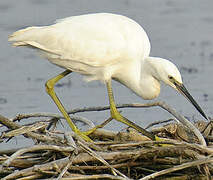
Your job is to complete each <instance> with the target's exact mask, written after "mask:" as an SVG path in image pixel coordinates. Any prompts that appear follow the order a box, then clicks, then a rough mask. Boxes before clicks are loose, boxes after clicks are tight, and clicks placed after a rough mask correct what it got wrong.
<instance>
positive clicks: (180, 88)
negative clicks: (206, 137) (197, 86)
mask: <svg viewBox="0 0 213 180" xmlns="http://www.w3.org/2000/svg"><path fill="white" fill-rule="evenodd" d="M175 86H176V88H177V90H178V91H179V92H180V93H181V94H182V95H183V96H184V97H185V98H186V99H188V100H189V102H191V103H192V104H193V105H194V107H195V108H196V109H197V110H198V111H199V112H200V114H201V115H202V116H203V117H204V118H205V119H207V120H208V118H207V116H206V115H205V113H204V112H203V110H202V109H201V107H200V106H199V105H198V104H197V102H196V101H195V100H194V98H193V97H192V96H191V95H190V94H189V92H188V91H187V89H186V88H185V86H184V85H183V84H176V83H175Z"/></svg>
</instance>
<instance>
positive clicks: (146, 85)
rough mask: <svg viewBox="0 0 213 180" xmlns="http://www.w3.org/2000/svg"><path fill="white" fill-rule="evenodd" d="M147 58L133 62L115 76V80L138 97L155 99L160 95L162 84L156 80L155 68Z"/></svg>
mask: <svg viewBox="0 0 213 180" xmlns="http://www.w3.org/2000/svg"><path fill="white" fill-rule="evenodd" d="M150 59H151V58H147V59H144V60H141V61H134V62H133V61H132V62H131V63H129V64H128V66H125V67H124V66H122V70H120V71H119V72H121V73H116V74H114V75H113V79H114V80H116V81H118V82H120V83H122V84H123V85H125V86H126V87H128V88H129V89H130V90H132V91H133V92H134V93H135V94H136V95H138V96H140V97H142V98H143V99H153V98H155V97H157V96H158V95H159V93H160V82H159V80H158V79H156V78H155V76H154V74H155V71H156V70H155V68H154V67H153V66H152V64H150V62H149V60H150ZM151 61H152V60H151Z"/></svg>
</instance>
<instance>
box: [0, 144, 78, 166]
mask: <svg viewBox="0 0 213 180" xmlns="http://www.w3.org/2000/svg"><path fill="white" fill-rule="evenodd" d="M41 150H54V151H61V152H62V151H63V152H73V150H74V148H73V147H62V146H55V145H34V146H32V147H28V148H23V149H20V150H18V151H16V152H15V153H14V154H13V155H12V156H10V158H9V159H7V160H6V161H5V162H4V163H3V164H2V166H9V165H10V163H11V162H12V161H13V160H14V159H16V158H17V157H18V156H21V155H22V154H24V153H27V152H33V151H41Z"/></svg>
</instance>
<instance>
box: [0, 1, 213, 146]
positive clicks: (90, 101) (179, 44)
mask: <svg viewBox="0 0 213 180" xmlns="http://www.w3.org/2000/svg"><path fill="white" fill-rule="evenodd" d="M212 7H213V1H210V0H203V1H200V0H188V1H185V0H179V1H174V0H172V1H170V0H161V1H156V0H143V1H139V0H138V1H136V0H116V1H114V0H90V1H89V0H88V1H87V0H60V1H58V0H21V1H16V0H1V1H0V114H2V115H4V116H6V117H8V118H14V117H15V116H16V115H17V114H22V113H36V112H50V113H59V112H58V110H57V108H56V106H55V104H54V103H53V102H52V100H51V99H50V97H49V96H48V95H47V94H46V92H45V88H44V84H45V82H46V80H48V79H49V78H51V77H53V76H55V75H57V74H58V73H60V72H62V71H63V69H61V68H59V67H56V66H55V65H52V64H50V63H49V62H48V61H47V60H44V59H42V58H40V57H39V56H37V54H36V53H35V52H34V51H32V50H30V49H26V48H13V47H11V45H10V43H8V42H7V38H8V35H9V34H11V33H12V32H14V31H16V30H18V29H21V28H24V27H27V26H33V25H48V24H52V23H53V22H54V21H55V20H56V19H60V18H64V17H68V16H73V15H80V14H86V13H95V12H110V13H117V14H122V15H126V16H128V17H130V18H132V19H134V20H136V21H137V22H138V23H139V24H141V25H142V26H143V27H144V29H145V30H146V32H147V33H148V35H149V38H150V41H151V45H152V49H151V56H159V57H163V58H166V59H169V60H171V61H172V62H173V63H175V64H176V65H177V66H178V67H179V69H180V71H181V73H182V76H183V80H184V84H185V86H186V87H187V88H188V90H189V92H190V93H191V94H192V95H193V97H194V98H195V99H196V100H197V102H198V103H199V104H200V106H201V107H202V108H203V110H204V111H205V112H206V114H207V115H208V116H212V115H213V91H212V89H213V76H212V72H213V11H212ZM60 83H62V84H63V83H64V84H68V85H65V86H62V87H56V92H57V94H58V96H59V97H60V99H61V101H62V102H63V104H64V105H65V107H66V108H67V109H68V110H70V109H73V108H80V107H89V106H102V105H107V104H108V97H107V92H106V88H105V86H104V85H103V84H101V83H100V82H91V83H86V82H84V81H83V80H82V77H81V76H80V75H78V74H75V73H72V74H71V75H69V76H68V77H66V78H64V79H63V80H62V81H60ZM113 90H114V95H115V99H116V102H117V103H133V102H138V103H146V102H148V101H144V100H142V99H141V98H139V97H137V96H136V95H135V94H133V93H132V92H131V91H130V90H128V89H127V88H125V87H124V86H122V85H120V84H119V83H117V82H113ZM157 100H164V101H166V102H167V103H168V104H170V105H171V106H172V107H174V108H175V109H176V110H177V111H178V112H180V113H182V114H183V115H185V116H187V117H189V118H190V119H191V120H199V119H203V118H202V117H201V116H200V115H199V114H198V112H197V111H196V110H195V109H194V107H193V106H192V105H191V104H190V103H189V102H188V101H187V100H186V99H185V98H184V97H182V96H181V95H179V94H177V92H175V91H174V90H173V89H171V88H169V87H165V86H162V90H161V94H160V96H159V98H158V99H157ZM122 114H123V115H124V116H126V117H128V118H129V119H130V120H132V121H134V122H135V123H137V124H138V125H140V126H145V125H147V124H149V123H150V122H153V121H156V120H164V119H169V118H170V117H171V115H169V114H168V113H167V112H165V111H164V110H162V109H160V108H149V109H123V110H122ZM79 115H81V116H84V117H87V118H88V119H90V120H92V121H93V122H94V123H95V124H99V123H100V122H103V120H104V119H106V118H107V117H108V116H109V111H105V112H97V113H96V112H91V113H81V114H79ZM31 120H32V119H27V120H25V121H23V122H22V123H28V122H29V121H31ZM64 124H65V126H66V123H64ZM124 127H126V126H125V125H122V124H121V123H118V122H115V121H113V122H111V123H110V124H109V125H108V126H107V127H106V128H108V129H111V130H120V129H122V128H124ZM60 129H61V130H63V131H65V130H68V129H69V128H68V127H64V128H62V127H61V128H60ZM4 130H5V129H4ZM0 131H3V129H2V128H1V129H0ZM26 143H28V145H29V144H30V143H31V141H29V142H28V141H26V140H24V139H23V138H20V139H19V138H18V139H13V140H11V142H10V143H7V144H6V143H1V145H0V149H8V148H11V147H14V146H15V147H19V146H25V145H26Z"/></svg>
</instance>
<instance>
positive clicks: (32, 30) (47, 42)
mask: <svg viewBox="0 0 213 180" xmlns="http://www.w3.org/2000/svg"><path fill="white" fill-rule="evenodd" d="M9 41H13V42H14V43H13V45H14V46H27V47H31V48H35V49H38V50H39V51H40V52H41V54H42V56H43V57H45V58H47V59H48V60H49V61H50V62H51V63H53V64H55V65H57V66H60V67H62V68H64V69H66V70H65V71H64V72H62V73H61V74H59V75H57V76H56V77H54V78H52V79H50V80H48V81H47V82H46V91H47V93H48V94H49V95H50V96H51V98H52V99H53V101H54V102H55V104H56V105H57V106H58V109H59V110H60V111H61V113H62V114H63V116H64V117H65V119H66V120H67V122H68V124H69V126H70V127H71V128H72V130H73V131H74V132H75V133H77V134H79V135H80V136H81V137H83V138H84V139H86V140H88V139H89V138H88V137H87V135H88V134H89V133H90V132H92V131H88V132H81V131H80V130H79V129H78V128H77V127H76V126H75V124H74V123H73V122H72V120H71V119H70V117H69V115H68V113H67V111H66V110H65V108H64V107H63V105H62V103H61V102H60V100H59V98H58V97H57V95H56V93H55V91H54V85H55V83H56V82H58V81H59V80H60V79H61V78H63V77H65V76H67V75H68V74H70V73H71V72H77V73H80V74H82V75H84V77H85V78H86V80H87V81H92V80H100V81H102V82H104V83H105V84H106V87H107V91H108V96H109V104H110V112H111V117H112V118H113V119H116V120H118V121H120V122H123V123H125V124H127V125H128V126H131V127H133V128H135V129H138V128H137V127H136V126H135V125H134V124H131V123H129V121H128V119H126V118H125V117H123V116H122V115H121V114H120V113H119V112H118V110H117V109H116V104H115V101H114V97H113V92H112V87H111V80H112V79H113V80H116V81H118V82H120V83H121V84H123V85H125V86H126V87H127V88H129V89H131V90H132V91H133V92H134V93H135V94H137V95H138V96H140V97H142V98H143V99H154V98H156V97H157V96H158V95H159V93H160V82H164V83H165V84H167V85H169V86H171V87H172V88H174V89H175V90H177V91H178V92H180V93H181V94H183V95H184V96H185V97H186V98H187V99H188V100H189V101H190V102H191V103H192V104H193V105H194V106H195V108H196V109H197V110H198V111H199V112H200V114H201V115H202V116H203V117H204V118H206V119H207V116H206V115H205V114H204V112H203V110H202V109H201V108H200V106H199V105H198V104H197V103H196V101H195V100H194V99H193V97H192V96H191V95H190V94H189V92H188V91H187V89H186V88H185V86H184V85H183V83H182V78H181V74H180V72H179V71H178V69H177V67H176V66H175V65H174V64H173V63H171V62H170V61H168V60H166V59H162V58H158V57H150V56H149V54H150V42H149V38H148V36H147V34H146V32H145V31H144V29H143V28H142V27H141V26H140V25H139V24H137V23H136V22H135V21H133V20H132V19H129V18H127V17H125V16H122V15H116V14H109V13H97V14H87V15H81V16H73V17H68V18H65V19H62V20H58V21H56V23H55V24H53V25H50V26H43V27H28V28H26V29H22V30H19V31H17V32H14V33H13V34H12V35H11V36H10V37H9Z"/></svg>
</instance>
